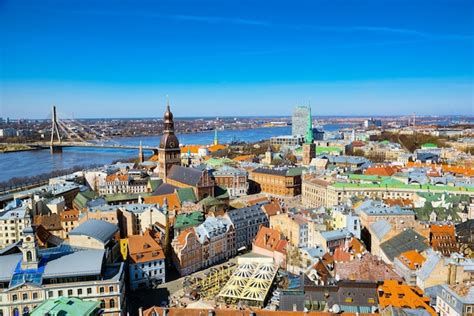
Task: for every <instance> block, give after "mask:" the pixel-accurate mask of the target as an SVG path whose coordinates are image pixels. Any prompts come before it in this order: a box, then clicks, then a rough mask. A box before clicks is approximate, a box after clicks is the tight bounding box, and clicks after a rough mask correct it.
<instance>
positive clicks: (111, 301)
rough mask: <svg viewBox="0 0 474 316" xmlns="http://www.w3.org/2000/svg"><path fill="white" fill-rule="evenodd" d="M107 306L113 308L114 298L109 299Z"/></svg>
mask: <svg viewBox="0 0 474 316" xmlns="http://www.w3.org/2000/svg"><path fill="white" fill-rule="evenodd" d="M109 307H110V308H115V300H114V299H111V300H110V301H109Z"/></svg>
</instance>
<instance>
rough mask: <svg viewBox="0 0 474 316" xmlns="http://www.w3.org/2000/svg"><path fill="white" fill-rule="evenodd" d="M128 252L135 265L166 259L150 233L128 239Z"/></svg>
mask: <svg viewBox="0 0 474 316" xmlns="http://www.w3.org/2000/svg"><path fill="white" fill-rule="evenodd" d="M128 251H129V255H130V260H131V261H132V262H133V263H142V262H148V261H154V260H160V259H164V258H165V254H164V252H163V249H162V248H161V246H160V244H159V243H158V242H157V241H156V240H155V239H153V237H152V236H151V234H150V232H148V231H146V232H145V234H143V236H142V235H132V236H129V237H128Z"/></svg>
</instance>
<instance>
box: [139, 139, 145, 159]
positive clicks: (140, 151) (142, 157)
mask: <svg viewBox="0 0 474 316" xmlns="http://www.w3.org/2000/svg"><path fill="white" fill-rule="evenodd" d="M144 161H145V155H144V154H143V146H142V141H140V147H138V162H139V163H143V162H144Z"/></svg>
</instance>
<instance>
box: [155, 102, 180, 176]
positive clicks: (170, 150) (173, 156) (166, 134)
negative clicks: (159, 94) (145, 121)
mask: <svg viewBox="0 0 474 316" xmlns="http://www.w3.org/2000/svg"><path fill="white" fill-rule="evenodd" d="M163 124H164V129H163V135H162V136H161V139H160V146H159V147H158V174H159V176H160V178H161V179H163V181H164V182H166V179H167V177H168V173H169V171H170V169H171V167H172V166H173V165H177V166H179V165H181V149H180V148H179V141H178V137H176V135H175V134H174V121H173V113H171V109H170V104H169V99H168V102H167V106H166V112H165V114H164V116H163Z"/></svg>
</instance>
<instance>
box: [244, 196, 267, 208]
mask: <svg viewBox="0 0 474 316" xmlns="http://www.w3.org/2000/svg"><path fill="white" fill-rule="evenodd" d="M265 201H268V198H266V197H258V198H255V199H251V200H247V205H248V206H252V205H255V204H257V203H261V202H265Z"/></svg>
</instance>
